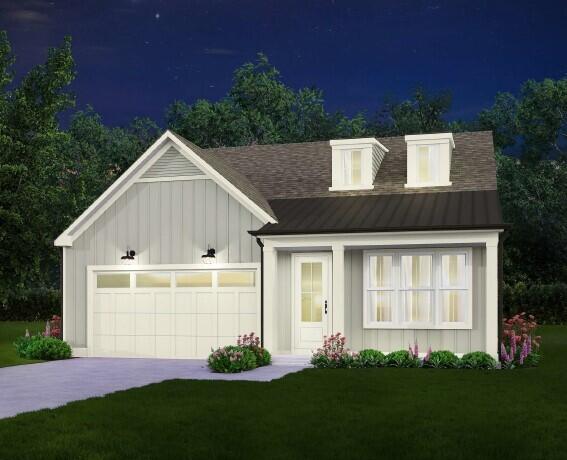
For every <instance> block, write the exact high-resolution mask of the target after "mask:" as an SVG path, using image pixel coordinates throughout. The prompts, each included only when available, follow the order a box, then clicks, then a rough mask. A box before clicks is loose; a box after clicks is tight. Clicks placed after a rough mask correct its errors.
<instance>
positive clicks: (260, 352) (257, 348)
mask: <svg viewBox="0 0 567 460" xmlns="http://www.w3.org/2000/svg"><path fill="white" fill-rule="evenodd" d="M236 345H237V346H239V347H242V348H248V349H249V350H250V351H251V352H252V353H254V356H256V365H257V366H258V367H261V366H267V365H268V364H271V363H272V355H271V354H270V352H269V351H268V350H266V349H265V348H264V347H263V346H262V345H261V341H260V337H258V336H257V335H256V334H255V333H254V332H251V333H250V334H244V335H239V336H238V340H237V341H236Z"/></svg>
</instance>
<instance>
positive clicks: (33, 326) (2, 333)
mask: <svg viewBox="0 0 567 460" xmlns="http://www.w3.org/2000/svg"><path fill="white" fill-rule="evenodd" d="M44 327H45V323H44V322H42V321H34V322H25V321H0V367H6V366H15V365H17V364H30V363H38V362H40V361H32V360H29V359H24V358H20V357H19V356H18V355H17V354H16V350H15V349H14V345H13V343H14V340H16V337H18V336H21V335H24V334H25V332H26V328H27V329H29V331H30V333H31V334H36V333H37V332H38V331H42V330H43V329H44Z"/></svg>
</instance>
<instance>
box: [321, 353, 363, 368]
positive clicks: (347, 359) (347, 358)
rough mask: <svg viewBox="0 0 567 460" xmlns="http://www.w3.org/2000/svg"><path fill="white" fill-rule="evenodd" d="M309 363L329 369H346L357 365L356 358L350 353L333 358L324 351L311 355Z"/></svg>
mask: <svg viewBox="0 0 567 460" xmlns="http://www.w3.org/2000/svg"><path fill="white" fill-rule="evenodd" d="M310 362H311V364H312V365H313V367H316V368H318V369H323V368H331V369H346V368H350V367H359V366H357V361H356V358H354V357H353V355H352V354H351V353H347V352H345V353H343V354H341V355H340V356H338V357H337V358H335V359H332V358H331V357H330V356H328V355H326V354H324V353H316V354H314V355H313V356H312V357H311V361H310Z"/></svg>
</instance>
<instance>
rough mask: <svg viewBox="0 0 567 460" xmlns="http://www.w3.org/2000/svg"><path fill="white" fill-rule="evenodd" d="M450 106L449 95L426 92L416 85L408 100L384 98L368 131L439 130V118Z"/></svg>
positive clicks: (441, 127) (442, 127) (395, 133)
mask: <svg viewBox="0 0 567 460" xmlns="http://www.w3.org/2000/svg"><path fill="white" fill-rule="evenodd" d="M450 108H451V94H450V93H448V92H441V93H437V94H430V93H428V92H426V91H425V90H424V89H423V88H420V87H418V88H417V89H416V90H415V92H414V94H413V97H412V99H408V100H405V101H402V102H397V101H395V100H394V99H391V98H388V99H387V100H386V102H385V104H384V106H383V107H382V109H380V110H379V111H378V113H377V114H376V116H375V119H374V122H373V123H372V124H371V127H370V130H371V131H372V132H373V133H374V134H375V135H377V136H403V135H406V134H425V133H435V132H437V133H438V132H443V131H445V128H446V127H447V123H446V122H445V121H444V119H443V117H444V116H445V115H446V114H447V112H448V111H449V109H450Z"/></svg>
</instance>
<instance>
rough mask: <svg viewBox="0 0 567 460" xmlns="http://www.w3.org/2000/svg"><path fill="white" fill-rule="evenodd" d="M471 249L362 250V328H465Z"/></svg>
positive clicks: (469, 312)
mask: <svg viewBox="0 0 567 460" xmlns="http://www.w3.org/2000/svg"><path fill="white" fill-rule="evenodd" d="M471 263H472V249H470V248H459V249H455V248H448V249H423V250H415V249H399V250H395V251H391V250H390V251H385V250H372V251H364V314H363V318H364V327H365V328H376V329H379V328H393V329H470V328H471V326H472V318H471V316H472V291H471V286H472V279H471V274H472V269H471Z"/></svg>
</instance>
